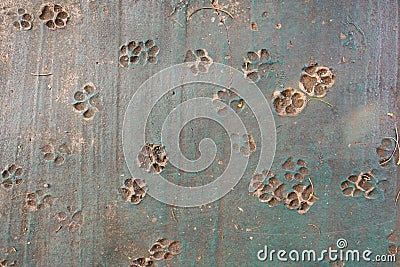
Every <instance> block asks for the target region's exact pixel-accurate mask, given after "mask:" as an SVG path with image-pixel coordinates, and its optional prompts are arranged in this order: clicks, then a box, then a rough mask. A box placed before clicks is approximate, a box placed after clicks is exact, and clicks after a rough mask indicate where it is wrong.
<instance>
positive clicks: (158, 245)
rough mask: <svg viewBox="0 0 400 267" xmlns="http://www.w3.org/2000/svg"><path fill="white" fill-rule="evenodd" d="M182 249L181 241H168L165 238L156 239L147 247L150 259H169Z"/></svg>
mask: <svg viewBox="0 0 400 267" xmlns="http://www.w3.org/2000/svg"><path fill="white" fill-rule="evenodd" d="M181 251H182V249H181V243H180V242H178V241H170V240H168V239H166V238H160V239H158V240H157V241H156V242H155V243H154V244H153V245H152V246H151V248H150V249H149V252H150V255H151V259H153V260H156V261H159V260H170V259H172V258H173V257H174V256H175V255H178V254H180V253H181Z"/></svg>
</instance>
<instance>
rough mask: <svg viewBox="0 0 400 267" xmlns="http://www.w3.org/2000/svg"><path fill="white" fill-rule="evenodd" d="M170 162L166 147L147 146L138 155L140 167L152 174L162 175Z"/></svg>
mask: <svg viewBox="0 0 400 267" xmlns="http://www.w3.org/2000/svg"><path fill="white" fill-rule="evenodd" d="M167 162H168V157H167V152H166V150H165V147H164V146H160V145H157V144H145V145H144V146H143V147H142V149H141V151H140V152H139V155H138V163H139V167H140V168H142V169H144V170H145V171H147V172H150V173H160V172H162V170H163V169H164V168H165V166H166V165H167Z"/></svg>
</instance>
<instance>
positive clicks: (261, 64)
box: [242, 48, 276, 82]
mask: <svg viewBox="0 0 400 267" xmlns="http://www.w3.org/2000/svg"><path fill="white" fill-rule="evenodd" d="M243 59H244V63H243V65H242V71H243V73H244V76H245V78H247V79H249V80H251V81H253V82H258V81H259V80H260V79H263V78H265V77H266V76H267V74H268V72H270V71H271V69H272V66H273V64H275V63H276V61H273V60H271V52H270V51H269V50H267V49H265V48H263V49H260V50H258V51H256V52H254V51H249V52H247V55H246V57H244V58H243Z"/></svg>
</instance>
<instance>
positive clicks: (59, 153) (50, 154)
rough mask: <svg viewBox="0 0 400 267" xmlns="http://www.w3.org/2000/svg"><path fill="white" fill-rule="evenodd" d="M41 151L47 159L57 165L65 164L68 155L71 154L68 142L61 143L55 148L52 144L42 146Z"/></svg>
mask: <svg viewBox="0 0 400 267" xmlns="http://www.w3.org/2000/svg"><path fill="white" fill-rule="evenodd" d="M40 152H41V153H42V154H43V158H44V160H45V161H47V162H51V163H54V164H56V165H61V164H63V163H64V162H65V160H66V159H67V157H68V156H69V155H70V154H71V150H70V148H69V146H68V144H66V143H64V144H61V145H59V146H58V148H57V149H55V148H54V146H53V145H52V144H48V145H45V146H42V147H41V148H40Z"/></svg>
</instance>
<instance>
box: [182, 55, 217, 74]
mask: <svg viewBox="0 0 400 267" xmlns="http://www.w3.org/2000/svg"><path fill="white" fill-rule="evenodd" d="M184 62H185V63H186V64H187V66H188V67H189V68H190V70H191V71H192V73H193V74H194V75H197V74H199V73H200V72H202V73H207V72H208V70H209V69H210V66H211V64H212V63H213V62H214V61H213V59H212V58H211V57H210V56H209V55H208V52H207V50H205V49H197V50H194V51H192V50H188V51H187V52H186V56H185V60H184Z"/></svg>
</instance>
